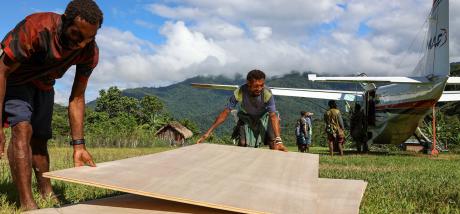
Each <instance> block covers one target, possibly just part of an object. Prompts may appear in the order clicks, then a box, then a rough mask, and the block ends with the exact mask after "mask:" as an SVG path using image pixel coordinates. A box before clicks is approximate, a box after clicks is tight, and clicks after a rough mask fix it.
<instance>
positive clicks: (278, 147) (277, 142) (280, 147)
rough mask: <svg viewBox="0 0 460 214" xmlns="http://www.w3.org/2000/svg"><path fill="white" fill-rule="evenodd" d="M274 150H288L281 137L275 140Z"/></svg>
mask: <svg viewBox="0 0 460 214" xmlns="http://www.w3.org/2000/svg"><path fill="white" fill-rule="evenodd" d="M273 150H278V151H283V152H287V151H288V150H287V149H286V147H284V145H283V141H282V140H281V137H276V138H275V142H274V143H273Z"/></svg>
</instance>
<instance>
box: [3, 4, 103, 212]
mask: <svg viewBox="0 0 460 214" xmlns="http://www.w3.org/2000/svg"><path fill="white" fill-rule="evenodd" d="M102 21H103V14H102V11H101V10H100V9H99V7H98V6H97V4H96V3H95V2H94V1H93V0H73V1H71V2H70V3H69V4H68V5H67V8H66V10H65V13H64V14H63V15H59V14H55V13H50V12H47V13H35V14H32V15H29V16H27V17H26V18H25V19H24V20H23V21H21V22H20V23H19V24H17V26H16V27H15V28H14V29H13V30H11V31H10V32H9V33H8V34H7V35H6V37H5V38H4V39H3V40H2V42H1V48H0V102H1V103H3V105H1V107H0V108H2V109H0V110H1V111H2V112H3V114H2V116H1V117H2V118H1V119H2V120H1V121H3V122H4V123H6V124H8V125H9V126H10V127H11V129H12V131H11V134H12V137H11V143H10V144H9V146H8V159H9V164H10V168H11V173H12V176H13V180H14V183H15V185H16V187H17V189H18V192H19V199H20V203H21V208H22V209H23V210H31V209H36V208H38V207H37V204H36V202H35V201H34V199H33V197H32V187H31V179H32V175H31V173H32V169H33V171H34V172H35V176H36V179H37V183H38V187H39V192H40V193H41V195H42V196H43V197H54V198H55V195H54V193H53V190H52V187H51V183H50V180H49V179H47V178H44V177H43V176H42V174H43V173H45V172H48V171H49V154H48V147H47V141H48V140H49V139H50V138H51V135H52V131H51V118H52V113H53V104H54V89H53V85H54V83H55V80H56V79H59V78H61V77H62V76H63V75H64V73H65V72H66V71H67V70H68V69H69V68H70V67H71V66H72V65H76V73H75V79H74V83H73V87H72V91H71V94H70V98H69V107H68V113H69V122H70V128H71V137H72V141H71V142H70V144H71V145H73V149H74V152H73V161H74V165H75V166H82V165H85V164H88V165H90V166H95V164H94V162H93V160H92V157H91V155H90V153H89V152H88V151H87V150H86V148H85V141H84V135H83V127H84V126H83V120H84V112H85V98H84V94H85V90H86V85H87V82H88V79H89V77H90V75H91V72H92V71H93V69H94V68H95V67H96V65H97V63H98V59H99V51H98V47H97V44H96V41H95V36H96V33H97V30H98V29H99V28H100V27H101V25H102ZM0 129H1V130H0V155H3V152H4V147H5V140H6V139H5V134H4V132H3V127H0Z"/></svg>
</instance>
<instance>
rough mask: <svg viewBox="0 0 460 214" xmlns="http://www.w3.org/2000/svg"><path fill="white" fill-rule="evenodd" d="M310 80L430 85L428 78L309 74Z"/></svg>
mask: <svg viewBox="0 0 460 214" xmlns="http://www.w3.org/2000/svg"><path fill="white" fill-rule="evenodd" d="M308 80H310V81H318V82H349V83H412V84H417V83H418V84H420V83H429V82H430V81H429V80H428V79H427V78H426V77H361V76H358V77H317V76H316V74H308Z"/></svg>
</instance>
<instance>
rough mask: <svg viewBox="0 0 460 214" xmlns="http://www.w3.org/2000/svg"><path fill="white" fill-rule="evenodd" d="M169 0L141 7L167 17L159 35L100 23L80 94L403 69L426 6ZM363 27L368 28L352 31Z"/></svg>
mask: <svg viewBox="0 0 460 214" xmlns="http://www.w3.org/2000/svg"><path fill="white" fill-rule="evenodd" d="M168 2H169V1H167V2H166V3H161V2H157V3H155V4H152V5H149V6H148V8H147V9H148V10H149V11H151V12H152V13H155V14H156V15H159V16H162V17H164V18H166V19H168V20H170V21H167V22H165V23H164V24H163V26H162V27H161V32H160V33H161V34H162V35H163V36H164V37H165V42H164V43H163V44H153V43H151V42H149V41H146V40H142V39H139V38H138V37H137V36H136V35H134V34H132V33H131V32H129V31H122V30H119V29H116V28H103V29H101V31H100V32H99V34H98V37H97V41H98V44H99V46H100V50H101V60H100V64H99V65H98V67H97V68H96V70H95V71H94V74H93V77H92V78H91V80H90V85H89V90H90V95H88V97H89V98H88V100H90V98H92V99H94V98H95V96H96V95H97V91H98V90H99V89H101V88H107V87H108V86H111V85H117V86H119V87H121V88H128V87H140V86H158V85H165V84H169V83H172V82H177V81H182V80H184V79H186V78H189V77H193V76H196V75H199V74H214V75H217V74H224V75H228V76H234V74H235V73H245V72H247V71H249V70H251V69H254V68H258V69H262V70H264V71H266V72H267V74H268V75H269V76H271V75H279V74H283V73H288V72H290V71H292V70H298V71H308V70H312V71H315V72H319V73H324V74H338V75H350V74H356V73H361V72H365V73H367V74H369V75H379V76H380V75H406V74H409V72H411V71H412V70H413V68H414V67H415V65H416V64H417V61H418V59H419V58H420V47H422V46H421V45H424V44H425V43H424V42H422V40H423V38H424V31H423V30H424V29H423V23H424V21H425V18H426V16H427V15H428V12H429V9H430V7H431V1H425V0H405V1H400V0H389V1H377V0H375V1H369V0H343V1H338V0H337V1H335V0H324V1H313V0H292V1H288V2H287V1H281V0H266V1H261V0H260V1H256V0H254V1H243V0H221V1H210V0H183V1H178V2H177V3H180V5H178V6H171V5H168V4H167V3H168ZM337 3H341V4H346V9H343V8H341V7H339V6H337ZM450 4H451V5H450V7H451V11H450V14H451V28H450V41H451V43H450V44H451V61H460V30H458V29H457V28H456V27H457V26H460V15H457V14H460V1H450ZM138 24H142V23H141V22H138ZM144 24H145V23H144ZM363 26H364V27H367V28H368V29H364V30H367V31H368V32H367V33H362V32H360V30H363V29H360V28H363ZM143 38H145V36H143ZM414 38H416V39H415V40H414ZM412 41H414V42H412ZM412 43H414V45H412V46H411V44H412ZM64 82H65V81H64ZM70 83H71V81H67V83H63V84H70ZM66 99H67V98H66Z"/></svg>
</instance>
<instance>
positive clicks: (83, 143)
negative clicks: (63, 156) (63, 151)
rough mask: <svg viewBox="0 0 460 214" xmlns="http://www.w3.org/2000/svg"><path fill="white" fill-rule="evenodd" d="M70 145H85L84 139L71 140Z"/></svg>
mask: <svg viewBox="0 0 460 214" xmlns="http://www.w3.org/2000/svg"><path fill="white" fill-rule="evenodd" d="M70 145H72V146H74V145H85V139H79V140H71V141H70Z"/></svg>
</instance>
